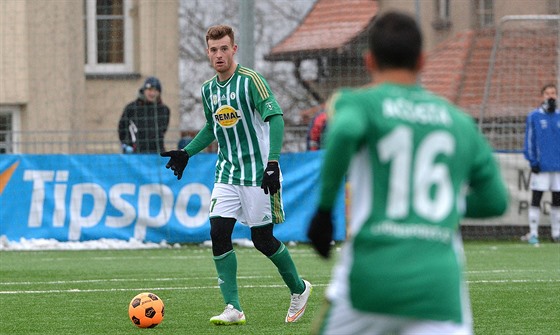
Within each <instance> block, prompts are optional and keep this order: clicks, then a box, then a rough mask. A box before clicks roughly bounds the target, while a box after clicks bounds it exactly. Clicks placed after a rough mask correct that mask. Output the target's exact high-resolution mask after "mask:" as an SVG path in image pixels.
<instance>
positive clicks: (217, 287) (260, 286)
mask: <svg viewBox="0 0 560 335" xmlns="http://www.w3.org/2000/svg"><path fill="white" fill-rule="evenodd" d="M313 286H315V287H324V286H327V284H313ZM285 287H286V285H280V284H279V285H240V286H239V288H285ZM208 289H219V286H217V285H212V286H183V287H142V288H111V289H87V290H82V289H68V290H27V291H0V294H53V293H98V292H129V291H133V292H154V291H179V290H208Z"/></svg>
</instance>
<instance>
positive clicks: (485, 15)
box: [476, 0, 494, 28]
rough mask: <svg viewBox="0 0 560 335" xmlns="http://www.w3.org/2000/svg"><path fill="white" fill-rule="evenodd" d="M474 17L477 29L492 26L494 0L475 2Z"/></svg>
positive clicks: (478, 0)
mask: <svg viewBox="0 0 560 335" xmlns="http://www.w3.org/2000/svg"><path fill="white" fill-rule="evenodd" d="M476 16H477V21H478V27H479V28H483V27H491V26H493V25H494V0H477V1H476Z"/></svg>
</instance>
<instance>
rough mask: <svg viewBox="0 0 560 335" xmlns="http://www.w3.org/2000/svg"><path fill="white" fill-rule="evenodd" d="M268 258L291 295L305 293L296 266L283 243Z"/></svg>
mask: <svg viewBox="0 0 560 335" xmlns="http://www.w3.org/2000/svg"><path fill="white" fill-rule="evenodd" d="M269 258H270V260H271V261H272V263H274V265H276V267H277V268H278V272H279V273H280V275H281V276H282V279H284V283H286V285H287V286H288V288H289V289H290V292H291V293H292V294H294V293H295V294H301V293H303V291H305V284H304V283H303V280H302V279H301V278H300V276H299V274H298V272H297V269H296V265H295V264H294V261H293V260H292V257H291V256H290V252H289V251H288V248H286V246H285V245H284V243H282V242H280V248H278V250H277V251H276V252H275V253H274V255H272V256H270V257H269Z"/></svg>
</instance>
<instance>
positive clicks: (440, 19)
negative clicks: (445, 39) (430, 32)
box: [432, 0, 451, 30]
mask: <svg viewBox="0 0 560 335" xmlns="http://www.w3.org/2000/svg"><path fill="white" fill-rule="evenodd" d="M435 5H436V6H435V8H436V15H435V16H436V18H435V20H434V21H432V27H434V29H435V30H447V29H449V28H451V18H450V11H451V9H450V8H449V6H450V5H449V0H435Z"/></svg>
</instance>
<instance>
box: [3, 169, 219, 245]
mask: <svg viewBox="0 0 560 335" xmlns="http://www.w3.org/2000/svg"><path fill="white" fill-rule="evenodd" d="M19 165H20V162H19V161H18V162H16V163H13V164H12V165H10V166H9V167H8V168H7V169H6V170H5V171H1V172H0V197H6V196H9V194H10V190H12V188H13V189H17V190H18V194H22V197H21V198H19V197H18V198H15V197H13V198H10V199H11V200H12V202H13V203H14V205H12V206H2V208H0V217H3V216H5V217H9V215H13V214H11V213H14V212H19V213H21V211H23V212H24V213H25V212H26V213H27V228H28V229H35V228H41V227H49V226H50V227H53V228H63V227H68V240H79V239H80V237H81V233H82V229H83V228H91V227H95V226H99V227H102V228H108V229H110V228H124V227H127V226H130V225H133V224H134V238H136V239H138V240H144V239H145V237H146V230H147V228H148V227H150V228H159V227H163V226H165V225H166V224H168V223H170V222H171V221H173V222H178V223H179V224H181V225H182V226H184V227H187V228H197V227H200V226H202V225H204V224H205V223H206V221H207V220H208V207H209V203H210V193H211V192H210V189H209V187H208V186H206V185H204V184H201V183H190V184H186V185H185V186H183V187H182V188H181V189H180V190H179V191H178V192H177V194H174V192H173V190H172V189H171V188H170V187H169V186H167V185H164V184H160V183H149V184H135V183H113V184H110V183H107V182H106V181H103V180H98V181H97V182H87V183H75V182H73V180H72V178H71V171H70V170H34V169H25V170H24V171H23V173H22V174H21V176H22V178H21V180H17V178H14V177H15V176H17V175H18V174H16V173H15V172H16V170H17V169H18V166H19ZM77 179H79V180H83V178H81V177H80V178H77ZM88 179H90V180H91V179H95V178H90V177H88ZM21 190H31V191H24V192H23V193H22V192H21ZM7 194H8V195H7ZM193 197H195V198H197V199H198V201H199V203H200V206H199V208H198V211H197V212H195V213H191V212H192V211H191V212H188V211H187V206H188V204H189V201H190V200H191V199H192V198H193ZM4 200H5V199H4ZM4 203H6V201H4ZM14 206H15V207H18V208H14ZM8 207H9V208H8ZM20 207H25V208H20ZM154 208H155V209H154ZM7 211H10V212H7ZM2 212H3V213H2ZM107 232H108V233H111V232H110V230H108V231H107Z"/></svg>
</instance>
